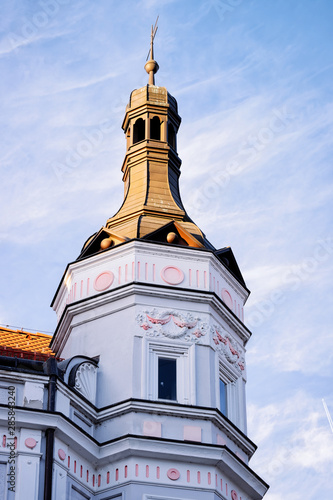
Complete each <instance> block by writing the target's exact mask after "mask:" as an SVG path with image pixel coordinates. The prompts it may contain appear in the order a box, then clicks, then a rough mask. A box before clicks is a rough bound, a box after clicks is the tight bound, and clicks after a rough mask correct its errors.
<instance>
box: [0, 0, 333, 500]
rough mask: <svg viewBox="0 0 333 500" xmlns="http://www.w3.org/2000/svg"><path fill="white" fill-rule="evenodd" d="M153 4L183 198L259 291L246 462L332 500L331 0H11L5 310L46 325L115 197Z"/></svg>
mask: <svg viewBox="0 0 333 500" xmlns="http://www.w3.org/2000/svg"><path fill="white" fill-rule="evenodd" d="M157 14H159V15H160V21H159V30H158V34H157V37H156V52H155V55H156V59H157V60H158V62H159V65H160V71H159V73H158V74H157V77H156V82H157V84H158V85H162V86H166V87H167V88H168V90H169V92H170V93H171V94H172V95H174V96H175V97H176V99H177V100H178V105H179V112H180V115H181V116H182V119H183V121H182V125H181V128H180V132H179V138H178V152H179V155H180V157H181V158H182V160H183V164H182V175H181V193H182V198H183V201H184V204H185V206H186V208H187V210H188V213H189V214H190V216H192V218H193V219H194V220H195V222H196V223H197V224H198V225H199V226H200V227H201V228H202V230H203V231H204V232H205V233H206V235H207V237H208V239H209V240H210V241H211V242H212V243H213V244H214V245H215V246H216V247H217V248H220V247H223V246H231V247H232V248H233V251H234V253H235V255H236V258H237V260H238V263H239V265H240V267H241V269H242V272H243V275H244V277H245V280H246V282H247V285H248V287H249V288H250V289H251V291H252V294H251V297H250V299H249V301H248V305H247V311H246V318H247V322H248V325H249V326H250V328H251V329H252V330H253V338H252V339H251V341H250V342H249V345H248V354H247V363H248V379H249V381H248V387H247V400H248V419H249V436H250V437H251V438H252V439H253V440H254V441H255V442H256V443H257V444H258V445H259V449H258V451H257V452H256V454H255V456H254V457H253V459H252V461H251V465H252V467H253V468H254V469H255V470H256V471H257V472H258V473H259V474H260V475H261V476H262V477H263V478H264V479H265V480H266V481H267V482H268V483H270V485H271V488H270V490H269V493H268V494H267V496H266V498H267V500H282V499H283V500H301V499H302V500H303V499H304V498H306V499H307V500H315V499H317V498H318V497H319V496H320V498H321V499H322V500H331V498H332V491H333V476H332V466H333V451H332V450H333V433H332V430H331V429H330V426H329V422H328V419H327V417H326V414H325V411H324V406H323V403H322V399H324V400H325V402H326V404H327V407H328V409H329V410H330V411H331V414H332V416H333V394H332V381H333V335H332V326H331V324H332V321H331V311H332V305H331V304H332V270H333V232H332V221H331V219H332V216H331V214H332V213H333V202H332V184H333V175H332V153H333V151H332V149H333V148H332V139H331V138H332V116H333V113H332V111H333V103H332V80H333V74H332V73H333V61H332V58H333V56H332V54H333V47H332V37H333V35H332V18H333V4H332V2H331V1H330V0H293V1H287V0H274V1H273V0H266V1H265V0H253V1H252V0H248V1H245V0H207V1H205V0H202V1H198V0H191V1H190V0H183V1H182V0H178V1H173V0H159V1H157V0H141V1H140V0H139V1H124V2H115V1H113V0H100V1H99V2H92V1H88V0H74V1H71V2H69V0H50V1H49V2H47V1H46V0H45V2H43V1H40V2H33V1H28V0H13V1H11V2H6V3H4V5H2V16H1V21H0V24H1V38H0V71H1V75H2V77H1V79H0V96H1V97H0V99H1V113H0V133H1V137H2V147H1V151H0V158H1V181H2V186H3V188H2V194H1V198H0V210H1V214H2V217H1V220H0V239H1V245H0V257H1V258H0V263H1V264H0V266H1V269H0V272H1V290H0V323H2V324H4V325H13V326H18V327H25V328H27V329H36V330H39V331H48V332H52V331H53V330H54V327H55V314H54V313H53V311H52V310H51V309H50V308H49V304H50V302H51V299H52V297H53V294H54V292H55V290H56V288H57V285H58V283H59V280H60V279H61V276H62V273H63V271H64V269H65V266H66V264H67V262H69V261H72V260H74V259H75V258H76V257H77V255H78V254H79V252H80V249H81V247H82V245H83V243H84V242H85V240H86V239H87V237H88V236H89V235H91V234H92V233H94V232H95V231H96V230H98V229H99V228H100V227H101V226H102V225H103V224H104V223H105V222H106V219H107V218H108V217H109V216H111V215H113V213H114V212H116V210H117V209H118V207H119V206H120V203H121V201H122V196H123V187H122V182H121V172H120V168H121V164H122V159H123V156H124V152H125V140H124V136H123V132H122V130H121V122H122V119H123V115H124V110H125V106H126V103H127V101H128V98H129V94H130V92H131V91H132V90H133V89H135V88H139V87H141V86H143V85H145V84H146V82H147V76H146V73H145V71H144V70H143V65H144V62H145V58H146V55H147V52H148V48H149V30H150V26H151V24H152V23H153V22H154V21H155V19H156V16H157ZM86 141H88V143H89V144H90V146H89V147H87V142H86Z"/></svg>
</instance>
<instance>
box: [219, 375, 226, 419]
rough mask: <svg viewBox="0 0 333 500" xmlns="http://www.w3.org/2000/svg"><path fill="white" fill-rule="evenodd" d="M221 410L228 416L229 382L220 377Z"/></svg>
mask: <svg viewBox="0 0 333 500" xmlns="http://www.w3.org/2000/svg"><path fill="white" fill-rule="evenodd" d="M220 411H221V413H223V415H225V416H227V384H226V383H225V382H224V381H223V380H222V379H220Z"/></svg>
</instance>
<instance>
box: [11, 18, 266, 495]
mask: <svg viewBox="0 0 333 500" xmlns="http://www.w3.org/2000/svg"><path fill="white" fill-rule="evenodd" d="M155 33H156V28H155V30H154V29H153V28H152V35H151V50H150V59H149V61H148V62H147V63H146V66H145V68H146V70H147V73H148V74H149V83H148V84H147V85H146V86H144V87H142V88H140V89H138V90H134V91H133V92H132V94H131V96H130V100H129V104H128V106H127V108H126V112H125V117H124V121H123V124H122V128H123V130H124V133H125V137H126V154H125V159H124V162H123V165H122V172H123V182H124V201H123V204H122V206H121V207H120V209H119V211H118V212H117V213H116V214H115V215H114V216H113V217H110V218H109V219H108V220H107V221H106V224H105V225H104V226H103V227H102V228H101V229H100V230H99V231H97V232H96V233H95V234H94V235H92V236H91V237H90V238H88V240H87V241H86V243H85V244H84V245H83V248H82V251H81V253H80V255H79V257H78V259H77V260H76V261H75V262H72V263H70V264H68V266H67V268H66V270H65V273H64V275H63V277H62V279H61V282H60V285H59V287H58V289H57V291H56V294H55V297H54V299H53V302H52V306H53V308H54V310H55V311H56V313H57V317H58V325H57V328H56V331H55V334H54V337H53V339H52V342H51V345H50V347H51V349H52V352H53V353H55V355H56V357H57V359H52V358H49V359H48V360H47V361H45V360H40V361H39V362H36V363H35V364H34V365H33V366H31V367H30V368H29V370H30V372H29V373H30V374H29V377H28V386H27V387H28V388H29V387H30V389H29V390H30V392H31V393H32V394H35V393H36V391H37V387H38V391H39V392H38V391H37V392H38V394H39V396H38V398H37V402H39V403H38V404H39V405H40V406H36V402H35V401H36V399H27V401H28V403H27V404H26V405H25V406H26V407H27V409H26V411H25V412H24V411H23V413H22V417H21V420H22V422H21V427H22V426H23V427H24V429H25V430H27V429H29V430H30V431H31V429H34V428H35V427H36V425H35V426H34V423H33V421H32V420H31V411H30V413H29V411H28V409H29V404H30V410H31V409H35V410H36V409H38V411H39V412H40V414H41V415H42V417H40V416H39V418H40V419H41V420H42V424H41V426H40V430H39V431H38V432H39V434H38V436H39V437H38V439H39V440H40V448H39V449H41V450H44V452H43V459H41V458H40V456H39V458H38V457H37V454H36V457H35V463H36V464H37V465H36V470H38V471H39V472H38V473H37V472H36V475H35V476H34V477H35V479H34V481H35V482H34V484H35V485H36V486H35V487H34V486H33V485H32V482H31V480H30V483H31V491H33V492H34V496H32V497H31V498H36V500H37V499H38V498H39V496H38V495H40V492H41V489H42V486H41V484H42V483H43V488H44V498H45V499H51V498H52V499H65V498H66V499H67V498H68V499H73V500H74V499H75V500H78V499H80V500H82V499H93V498H96V499H101V500H102V499H105V500H106V499H117V500H125V499H126V500H139V499H140V500H141V499H142V500H170V499H175V500H177V499H178V500H180V499H182V500H194V499H195V500H213V499H214V500H215V499H232V500H259V499H261V498H262V497H263V496H264V494H265V492H266V490H267V485H266V484H265V483H264V482H263V481H262V480H261V479H260V478H259V477H258V476H257V475H256V474H255V473H254V472H253V471H252V470H251V469H250V467H249V465H248V462H249V459H250V458H251V456H252V455H253V453H254V451H255V449H256V447H255V445H254V443H253V442H252V441H251V440H250V439H249V438H248V437H247V435H246V408H245V382H246V364H245V350H246V344H247V342H248V340H249V338H250V335H251V334H250V332H249V330H248V329H247V327H246V326H245V324H244V317H243V307H244V304H245V302H246V300H247V297H248V295H249V290H248V289H247V288H246V285H245V282H244V279H243V277H242V274H241V272H240V270H239V267H238V265H237V262H236V260H235V257H234V255H233V252H232V250H231V249H230V248H229V247H227V248H222V249H220V250H216V249H215V248H214V246H213V245H212V244H211V243H210V242H209V241H208V240H207V239H206V237H205V235H204V234H203V233H202V231H201V230H200V229H199V228H198V226H197V225H196V224H195V223H194V222H193V221H192V220H191V219H190V217H189V216H188V215H187V213H186V211H185V208H184V206H183V203H182V201H181V197H180V192H179V184H178V181H179V176H180V167H181V160H180V158H179V156H178V153H177V132H178V128H179V126H180V122H181V118H180V116H179V114H178V108H177V102H176V100H175V98H174V97H172V96H171V95H170V94H169V93H168V92H167V90H166V89H165V88H164V87H158V86H156V85H155V79H154V78H155V73H156V72H157V70H158V64H157V63H156V61H155V60H154V54H153V42H154V36H155ZM38 363H39V364H38ZM27 370H28V368H27ZM25 384H27V382H25ZM29 384H30V385H29ZM17 390H18V389H17ZM18 393H19V392H18ZM24 401H25V400H24ZM31 401H33V403H30V402H31ZM32 404H33V405H34V406H32ZM23 427H22V428H23ZM36 432H37V431H36ZM23 435H24V436H28V433H27V432H26V431H25V434H24V433H23ZM27 439H33V441H34V443H35V445H34V446H33V447H32V448H31V449H34V448H35V447H36V443H37V441H38V439H37V434H35V437H33V438H30V437H29V438H27ZM27 439H26V440H25V441H24V443H25V446H28V445H27V444H26V443H27ZM29 443H30V444H31V443H32V444H33V442H32V441H29V442H28V444H29ZM22 446H23V444H22ZM27 481H28V482H29V480H28V479H27ZM20 484H21V483H20ZM21 491H23V490H22V487H21ZM22 495H23V493H21V496H19V498H22V499H23V498H24V495H23V496H22Z"/></svg>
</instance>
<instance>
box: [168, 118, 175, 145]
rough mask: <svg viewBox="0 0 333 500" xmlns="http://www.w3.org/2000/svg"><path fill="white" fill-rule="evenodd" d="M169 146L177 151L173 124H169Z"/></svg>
mask: <svg viewBox="0 0 333 500" xmlns="http://www.w3.org/2000/svg"><path fill="white" fill-rule="evenodd" d="M168 144H169V146H171V147H172V148H173V149H176V134H175V129H174V128H173V125H171V123H169V124H168Z"/></svg>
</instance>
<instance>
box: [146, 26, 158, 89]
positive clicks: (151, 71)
mask: <svg viewBox="0 0 333 500" xmlns="http://www.w3.org/2000/svg"><path fill="white" fill-rule="evenodd" d="M158 18H159V16H157V19H156V23H155V26H153V25H152V26H151V37H150V49H149V52H148V56H147V59H146V60H147V62H146V64H145V70H146V71H147V73H148V75H149V81H148V84H149V85H155V73H157V71H158V64H157V62H156V61H155V60H154V38H155V35H156V32H157V29H158V26H157V21H158ZM149 56H150V58H149ZM148 59H149V60H148Z"/></svg>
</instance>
